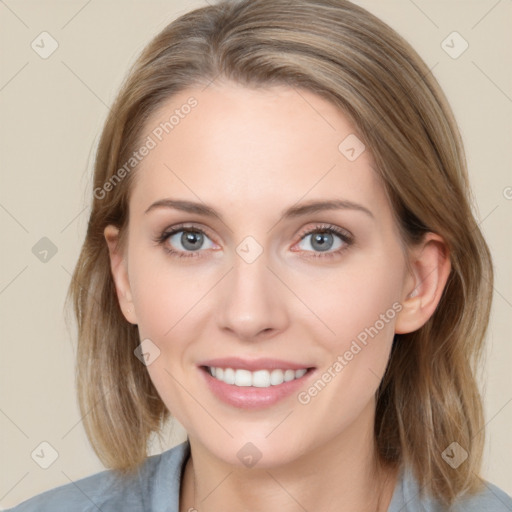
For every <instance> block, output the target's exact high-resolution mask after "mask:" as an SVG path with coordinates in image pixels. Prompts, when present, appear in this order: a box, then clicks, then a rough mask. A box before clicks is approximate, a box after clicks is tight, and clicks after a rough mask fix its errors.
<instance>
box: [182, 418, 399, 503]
mask: <svg viewBox="0 0 512 512" xmlns="http://www.w3.org/2000/svg"><path fill="white" fill-rule="evenodd" d="M356 423H357V424H353V425H351V427H350V428H349V429H348V430H350V431H344V432H343V433H342V434H340V435H339V436H337V437H335V438H332V439H330V440H329V442H326V443H324V444H322V445H319V446H317V447H314V448H312V449H311V450H310V451H308V452H304V453H303V454H302V455H300V456H299V457H298V458H296V459H295V460H293V461H291V462H290V463H288V464H283V465H280V466H275V467H271V468H268V469H267V468H263V469H262V468H258V466H257V465H256V466H254V467H253V468H240V467H233V466H232V465H227V464H225V463H224V462H223V461H218V460H217V459H214V458H212V457H211V454H209V452H208V451H207V450H206V448H205V447H204V446H203V445H201V444H200V443H199V442H198V441H196V440H195V439H191V441H190V445H191V457H190V458H189V460H188V462H187V465H186V467H185V471H184V474H183V479H182V487H181V491H180V512H189V511H190V510H194V511H197V512H212V511H218V510H223V511H225V512H235V511H237V512H240V511H243V510H251V511H253V512H259V511H261V512H268V511H274V510H279V511H280V512H297V511H302V510H322V511H326V512H330V511H333V512H334V511H336V512H349V511H350V512H353V511H354V510H358V511H361V512H386V511H387V510H388V506H389V503H390V501H391V498H392V494H393V491H394V488H395V485H396V479H397V476H398V467H396V466H395V467H391V466H386V465H383V464H381V463H380V461H379V459H378V457H377V454H376V449H375V443H374V433H373V410H371V414H366V415H365V414H363V415H362V416H361V417H360V418H358V421H357V422H356ZM248 504H250V507H249V506H248Z"/></svg>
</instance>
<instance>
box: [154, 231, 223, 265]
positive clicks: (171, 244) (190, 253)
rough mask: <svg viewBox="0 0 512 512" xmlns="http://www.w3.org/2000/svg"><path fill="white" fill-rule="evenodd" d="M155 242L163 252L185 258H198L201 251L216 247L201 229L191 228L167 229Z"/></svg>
mask: <svg viewBox="0 0 512 512" xmlns="http://www.w3.org/2000/svg"><path fill="white" fill-rule="evenodd" d="M155 242H157V243H158V244H160V245H162V246H163V247H164V250H165V251H166V252H168V253H170V254H172V255H173V256H177V257H185V258H187V257H200V252H201V251H202V250H206V249H213V248H215V247H216V245H215V244H214V243H213V242H212V240H211V239H210V238H209V237H208V235H207V234H206V233H205V232H204V231H203V230H202V229H199V228H196V227H191V226H175V227H174V228H171V229H168V230H166V231H164V232H163V233H162V234H161V235H159V236H158V237H157V239H156V240H155ZM205 243H206V246H205ZM194 253H198V254H194Z"/></svg>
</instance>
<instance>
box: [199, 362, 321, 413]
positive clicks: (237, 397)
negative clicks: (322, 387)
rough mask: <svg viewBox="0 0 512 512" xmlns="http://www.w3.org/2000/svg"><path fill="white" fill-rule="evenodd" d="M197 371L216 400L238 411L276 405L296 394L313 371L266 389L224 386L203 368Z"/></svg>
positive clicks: (232, 385) (309, 370) (223, 383)
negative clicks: (238, 409)
mask: <svg viewBox="0 0 512 512" xmlns="http://www.w3.org/2000/svg"><path fill="white" fill-rule="evenodd" d="M199 370H200V372H201V373H202V374H203V375H204V378H205V379H206V384H207V385H208V387H209V388H210V390H211V391H212V393H213V394H214V395H215V396H216V397H217V398H219V399H220V400H222V401H223V402H225V403H227V404H229V405H232V406H234V407H238V408H240V409H263V408H265V407H270V406H271V405H274V404H276V403H277V402H279V401H280V400H283V399H284V398H286V397H288V396H290V395H291V394H293V393H294V392H297V391H298V390H299V389H300V388H301V387H302V386H304V383H305V380H306V379H309V377H310V376H311V374H312V373H314V371H315V370H314V369H313V368H311V369H308V371H307V372H306V373H305V374H304V375H303V376H302V377H300V378H299V379H294V380H290V381H288V382H283V383H282V384H278V385H277V386H269V387H268V388H257V387H254V386H235V385H234V384H226V383H225V382H222V381H220V380H218V379H216V378H215V377H212V376H211V375H210V373H209V372H208V370H207V369H206V368H205V367H201V368H200V369H199Z"/></svg>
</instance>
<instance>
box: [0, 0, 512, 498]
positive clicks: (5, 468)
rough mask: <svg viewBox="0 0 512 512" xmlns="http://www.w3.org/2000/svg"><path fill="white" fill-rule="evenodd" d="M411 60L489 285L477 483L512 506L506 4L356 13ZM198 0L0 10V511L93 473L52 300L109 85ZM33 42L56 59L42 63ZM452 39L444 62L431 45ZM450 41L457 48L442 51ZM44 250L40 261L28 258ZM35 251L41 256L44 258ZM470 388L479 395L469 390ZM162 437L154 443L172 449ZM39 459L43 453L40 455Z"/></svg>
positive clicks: (81, 229) (402, 5)
mask: <svg viewBox="0 0 512 512" xmlns="http://www.w3.org/2000/svg"><path fill="white" fill-rule="evenodd" d="M357 3H358V4H360V5H362V6H363V7H366V8H367V9H368V10H370V11H371V12H373V13H375V14H376V15H377V16H379V17H380V18H382V19H383V20H384V21H386V22H387V23H389V24H390V25H391V26H392V27H394V28H395V29H396V30H397V31H398V32H399V33H400V34H402V35H403V36H404V37H405V38H406V39H407V40H408V41H409V42H411V43H412V45H413V46H414V47H415V48H416V49H417V50H418V52H419V53H420V55H421V56H422V57H423V58H424V59H425V61H426V62H427V64H428V65H429V66H430V67H433V66H435V68H434V74H435V76H436V77H437V78H438V80H439V81H440V83H441V86H442V87H443V88H444V90H445V92H446V94H447V95H448V98H449V100H450V101H451V104H452V106H453V109H454V111H455V114H456V116H457V119H458V121H459V123H460V126H461V130H462V134H463V137H464V140H465V144H466V150H467V154H468V162H469V168H470V178H471V181H472V184H473V188H474V191H475V194H476V198H477V202H478V212H477V215H478V218H479V219H480V222H481V227H482V229H483V231H484V234H485V236H486V238H487V241H488V243H489V245H490V247H491V251H492V253H493V256H494V261H495V269H496V286H495V294H494V304H493V310H492V317H491V325H490V330H489V334H488V336H487V341H488V356H487V363H486V367H485V372H484V374H483V379H482V383H483V389H484V394H485V410H486V418H487V444H486V452H485V464H484V476H485V477H486V478H487V479H488V480H490V481H492V482H494V483H495V484H497V485H498V486H500V487H502V488H503V489H504V490H505V491H507V492H508V493H509V494H510V493H512V478H511V476H510V475H512V461H511V454H512V441H511V436H510V432H511V427H512V377H511V371H510V368H511V363H512V343H511V342H510V340H511V336H510V332H511V330H512V320H511V319H512V286H511V264H510V262H511V261H512V250H511V233H512V220H511V219H512V188H511V187H512V175H511V163H512V162H511V160H512V158H511V151H510V145H511V142H512V139H511V132H512V130H511V126H512V122H511V121H512V87H511V83H512V79H511V78H512V71H511V65H510V62H511V55H510V53H511V51H510V49H511V48H512V35H511V34H512V32H511V30H510V27H511V26H512V2H511V1H510V0H499V1H498V0H478V1H466V0H444V1H431V0H430V1H429V0H414V1H413V0H395V1H390V0H381V1H376V0H375V1H370V0H359V1H358V2H357ZM202 5H206V2H205V1H204V0H197V1H192V0H190V1H189V0H180V1H177V0H167V1H145V2H143V1H140V0H138V1H130V2H129V1H115V0H89V1H86V0H84V1H80V2H77V1H66V2H64V1H46V2H40V1H22V0H17V1H16V0H5V1H0V25H1V27H0V38H1V39H0V48H1V60H0V63H1V76H0V116H1V126H0V141H1V142H0V144H1V146H0V149H1V153H0V154H1V164H2V165H1V183H0V186H1V188H0V223H1V227H2V251H1V265H0V312H1V319H2V320H1V343H2V350H1V353H2V357H1V359H0V365H1V367H0V386H1V395H0V433H1V436H0V460H1V466H2V469H1V476H0V505H1V506H3V507H9V506H12V505H14V504H16V503H18V502H20V501H21V500H24V499H26V498H28V497H30V496H32V495H34V494H36V493H39V492H41V491H43V490H45V489H49V488H52V487H55V486H57V485H61V484H66V483H69V482H70V481H74V480H77V479H79V478H81V477H84V476H87V475H90V474H92V473H96V472H98V471H100V470H102V469H103V467H102V466H101V465H100V463H99V461H98V460H97V458H96V457H95V455H94V453H93V452H92V449H91V448H90V446H89V444H88V441H87V439H86V437H85V433H84V430H83V427H82V423H81V419H80V415H79V413H78V408H77V405H76V401H75V390H74V373H73V372H74V354H75V343H76V342H75V332H74V324H73V323H72V324H71V327H72V331H71V332H68V331H67V330H66V326H65V323H64V315H63V311H62V308H63V301H64V297H65V293H66V290H67V287H68V284H69V281H70V273H71V271H72V269H73V267H74V265H75V262H76V260H77V257H78V253H79V249H80V244H81V241H82V239H83V237H84V234H85V227H86V222H87V218H88V213H89V207H88V203H89V198H90V197H91V194H92V190H91V183H90V181H91V173H92V161H93V158H92V155H93V150H94V147H95V144H96V143H97V140H98V137H99V132H100V128H101V125H102V122H103V120H104V119H105V116H106V114H107V111H108V107H107V105H110V104H111V102H112V100H113V98H114V96H115V94H116V92H117V89H118V86H119V84H120V81H121V79H122V77H123V76H124V74H125V72H126V70H127V69H128V66H129V64H130V63H132V62H133V60H134V58H135V56H136V55H137V54H138V52H139V51H140V50H141V49H142V48H143V46H144V45H145V44H146V43H147V42H148V41H149V39H150V38H151V37H152V36H153V35H154V34H156V33H157V32H158V31H159V30H160V29H162V28H163V27H164V26H165V25H166V24H167V23H168V22H169V21H171V20H172V19H173V18H175V17H176V16H177V15H179V14H181V13H183V12H185V11H187V10H189V9H192V8H194V7H196V6H202ZM43 31H47V32H49V33H50V34H51V35H52V37H53V38H55V40H56V41H57V42H58V45H59V46H58V49H57V50H56V51H55V53H53V54H52V55H51V56H50V57H49V58H48V59H42V58H41V57H40V56H39V55H38V54H36V52H35V51H34V50H33V49H32V48H31V43H32V41H33V40H34V39H36V37H37V36H38V35H39V34H40V33H41V32H43ZM453 31H457V32H459V33H460V34H461V35H462V37H463V38H464V39H465V40H466V41H467V42H468V43H469V48H468V49H467V50H466V51H465V52H464V53H463V54H462V55H461V56H460V57H458V58H457V59H453V58H452V57H450V56H449V55H448V54H447V53H446V52H445V51H444V50H443V48H442V46H441V43H442V41H443V40H445V39H446V37H447V36H448V35H449V34H451V33H452V32H453ZM457 44H459V43H457ZM42 237H48V238H49V239H50V240H51V241H52V243H53V244H54V245H55V247H56V249H57V252H56V254H55V255H53V256H52V257H51V258H50V257H49V259H48V261H47V262H46V263H43V262H42V261H40V260H39V259H38V258H36V256H35V255H34V254H33V252H32V248H33V246H34V245H35V244H36V243H37V242H38V241H39V240H40V239H41V238H42ZM50 254H51V253H50ZM484 384H485V385H484ZM183 436H184V433H183V430H182V428H181V427H180V426H179V425H177V426H176V429H175V431H174V432H172V431H169V433H168V436H167V439H168V440H167V442H166V443H164V445H163V446H162V445H159V444H158V443H155V444H154V446H153V453H157V452H159V451H162V450H163V449H167V448H169V447H170V446H172V445H174V444H176V443H177V442H179V441H181V440H183V439H184V437H183ZM43 441H46V442H48V443H50V445H51V446H52V447H53V448H54V449H55V450H56V451H57V452H58V458H57V459H56V460H55V462H54V463H53V464H52V465H51V466H50V467H49V468H48V469H42V468H41V467H39V466H38V465H37V464H36V463H35V462H34V460H33V459H32V458H31V453H32V452H33V451H34V450H35V449H36V447H38V446H39V445H40V443H41V442H43ZM47 453H48V451H47Z"/></svg>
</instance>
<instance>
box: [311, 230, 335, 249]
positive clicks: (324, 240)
mask: <svg viewBox="0 0 512 512" xmlns="http://www.w3.org/2000/svg"><path fill="white" fill-rule="evenodd" d="M328 237H329V238H332V235H331V234H330V233H318V234H316V235H315V236H313V243H312V245H313V247H315V244H318V245H317V246H316V247H315V248H316V249H318V250H320V251H327V250H328V249H330V248H331V246H332V240H329V238H328ZM329 242H330V243H329Z"/></svg>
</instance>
